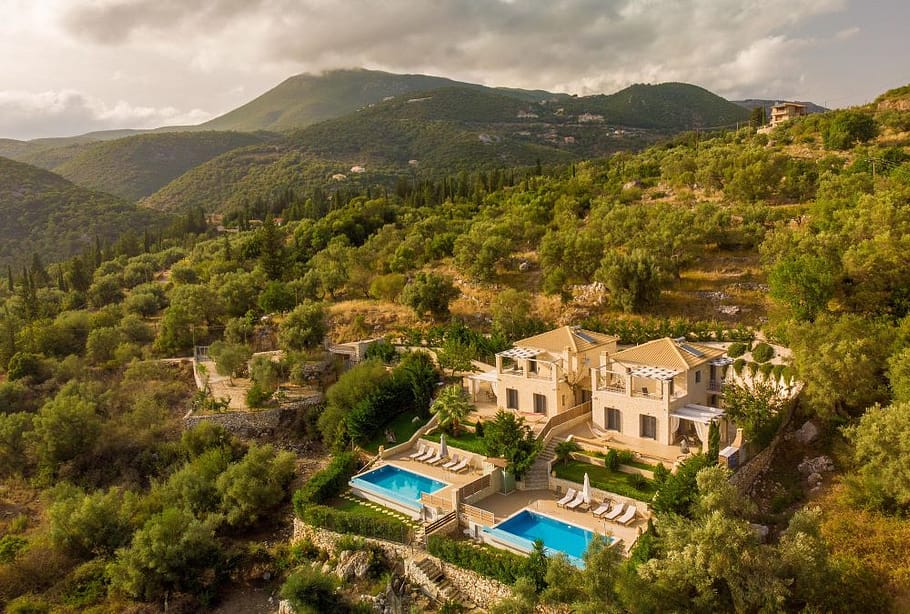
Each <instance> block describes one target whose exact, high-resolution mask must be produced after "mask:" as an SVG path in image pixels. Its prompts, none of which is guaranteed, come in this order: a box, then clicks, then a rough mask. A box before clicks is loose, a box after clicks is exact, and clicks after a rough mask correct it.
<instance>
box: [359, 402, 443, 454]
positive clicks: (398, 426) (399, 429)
mask: <svg viewBox="0 0 910 614" xmlns="http://www.w3.org/2000/svg"><path fill="white" fill-rule="evenodd" d="M416 416H417V414H416V413H414V412H412V411H409V412H406V413H403V414H401V415H400V416H398V417H396V418H395V419H394V420H392V421H391V422H390V423H389V424H387V425H386V428H389V429H392V432H393V433H395V441H396V442H397V443H389V442H388V440H387V439H386V436H385V428H382V429H380V430H379V432H378V433H376V434H375V435H374V436H373V438H372V439H371V440H370V441H368V442H367V443H366V445H364V446H363V449H364V450H368V451H369V452H372V453H373V454H376V453H377V452H379V446H385V447H386V448H389V447H391V446H395V445H398V444H399V443H404V442H406V441H407V440H408V439H410V438H411V435H413V434H414V433H415V432H416V431H417V429H419V428H420V427H421V426H423V425H424V424H426V423H427V421H426V420H423V419H420V420H418V421H417V422H413V420H414V418H415V417H416Z"/></svg>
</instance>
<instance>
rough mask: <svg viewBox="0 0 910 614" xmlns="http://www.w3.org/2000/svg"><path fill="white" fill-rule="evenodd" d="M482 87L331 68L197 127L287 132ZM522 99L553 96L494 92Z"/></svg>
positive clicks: (284, 84) (285, 84) (290, 82)
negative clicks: (423, 96) (432, 93)
mask: <svg viewBox="0 0 910 614" xmlns="http://www.w3.org/2000/svg"><path fill="white" fill-rule="evenodd" d="M452 86H459V87H471V88H478V89H484V90H490V91H494V90H493V89H492V88H486V87H483V86H481V85H474V84H471V83H462V82H459V81H453V80H451V79H446V78H444V77H433V76H429V75H397V74H392V73H387V72H382V71H378V70H364V69H352V70H333V71H329V72H325V73H322V74H320V75H311V74H303V75H296V76H294V77H291V78H289V79H287V80H286V81H284V82H282V83H280V84H279V85H277V86H276V87H274V88H273V89H271V90H269V91H268V92H266V93H264V94H262V95H261V96H259V97H257V98H255V99H254V100H251V101H250V102H248V103H246V104H245V105H243V106H241V107H238V108H237V109H234V110H233V111H230V112H229V113H226V114H224V115H222V116H220V117H216V118H215V119H213V120H211V121H208V122H206V123H204V124H201V125H200V128H204V129H208V130H290V129H293V128H303V127H306V126H309V125H311V124H315V123H317V122H320V121H323V120H326V119H333V118H336V117H339V116H342V115H345V114H347V113H350V112H352V111H356V110H357V109H360V108H363V107H366V106H368V105H371V104H375V103H378V102H382V101H383V100H384V99H386V98H389V97H395V96H401V95H404V94H407V93H409V92H421V91H427V90H433V89H438V88H442V87H452ZM496 91H500V92H502V93H504V94H507V95H509V96H511V97H513V98H517V99H520V100H530V101H536V100H543V99H547V98H553V97H554V96H556V94H551V93H550V92H544V91H528V90H520V89H505V88H503V89H501V90H496Z"/></svg>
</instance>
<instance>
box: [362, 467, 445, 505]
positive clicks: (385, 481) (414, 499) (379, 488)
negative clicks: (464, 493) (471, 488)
mask: <svg viewBox="0 0 910 614" xmlns="http://www.w3.org/2000/svg"><path fill="white" fill-rule="evenodd" d="M350 483H351V486H354V487H357V488H360V489H362V490H365V491H367V492H371V493H373V494H377V495H380V496H383V497H388V498H390V499H392V500H393V501H396V502H397V503H400V504H402V505H405V506H407V507H409V508H411V509H415V510H418V511H419V510H420V509H421V507H422V506H421V503H420V495H421V494H422V493H434V492H436V491H437V490H440V489H443V488H445V487H446V486H448V484H446V483H445V482H440V481H439V480H434V479H433V478H428V477H427V476H425V475H420V474H419V473H414V472H413V471H408V470H406V469H400V468H398V467H395V466H393V465H383V466H382V467H379V468H378V469H373V470H372V471H367V472H366V473H362V474H360V475H358V476H356V477H354V478H353V479H352V480H351V482H350Z"/></svg>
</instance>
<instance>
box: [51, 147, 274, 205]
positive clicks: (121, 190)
mask: <svg viewBox="0 0 910 614" xmlns="http://www.w3.org/2000/svg"><path fill="white" fill-rule="evenodd" d="M264 138H265V137H263V136H262V135H259V134H254V133H250V132H211V131H206V132H162V133H154V134H139V135H136V136H129V137H126V138H120V139H116V140H113V141H102V142H98V143H91V144H89V145H71V146H69V147H67V148H64V150H67V151H69V150H71V149H73V148H76V152H75V155H74V156H72V157H70V158H69V159H67V160H65V161H63V162H62V163H61V164H59V165H57V166H54V167H52V168H53V170H54V172H56V173H58V174H60V175H62V176H63V177H66V178H67V179H69V180H70V181H72V182H74V183H77V184H79V185H82V186H85V187H88V188H92V189H95V190H101V191H104V192H108V193H110V194H114V195H115V196H120V197H121V198H125V199H127V200H131V201H136V200H139V199H140V198H143V197H144V196H148V195H149V194H152V193H154V192H155V191H157V190H158V189H160V188H162V187H163V186H165V185H167V184H168V183H170V182H171V181H173V180H174V179H176V178H177V177H179V176H180V175H182V174H183V173H185V172H186V171H188V170H190V169H191V168H193V167H195V166H198V165H200V164H202V163H203V162H206V161H208V160H211V159H212V158H214V157H216V156H218V155H220V154H223V153H224V152H226V151H230V150H231V149H236V148H238V147H245V146H248V145H253V144H256V143H261V142H262V141H263V140H264ZM57 151H60V149H52V150H48V151H45V152H42V153H43V155H44V156H47V155H48V154H49V153H53V152H57Z"/></svg>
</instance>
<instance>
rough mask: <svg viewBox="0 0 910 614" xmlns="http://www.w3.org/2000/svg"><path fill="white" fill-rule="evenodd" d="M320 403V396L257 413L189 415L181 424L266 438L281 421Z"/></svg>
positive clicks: (242, 435)
mask: <svg viewBox="0 0 910 614" xmlns="http://www.w3.org/2000/svg"><path fill="white" fill-rule="evenodd" d="M321 402H322V398H321V395H320V397H319V398H316V397H313V398H311V399H307V400H302V401H298V402H295V403H293V404H287V405H282V406H281V407H272V408H269V409H261V410H258V411H226V412H223V413H218V414H197V413H189V414H187V415H186V416H185V417H184V418H183V423H184V426H185V427H186V428H188V429H190V428H193V427H194V426H196V425H197V424H199V423H200V422H214V423H216V424H220V425H221V426H223V427H224V428H225V429H226V430H227V431H228V432H230V433H232V434H234V435H238V436H240V437H268V436H271V435H274V434H275V431H276V429H278V427H279V425H280V424H281V423H282V422H283V421H285V420H292V419H293V418H294V417H295V416H296V414H297V412H298V411H299V410H300V409H302V408H304V407H307V406H312V405H318V404H319V403H321Z"/></svg>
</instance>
